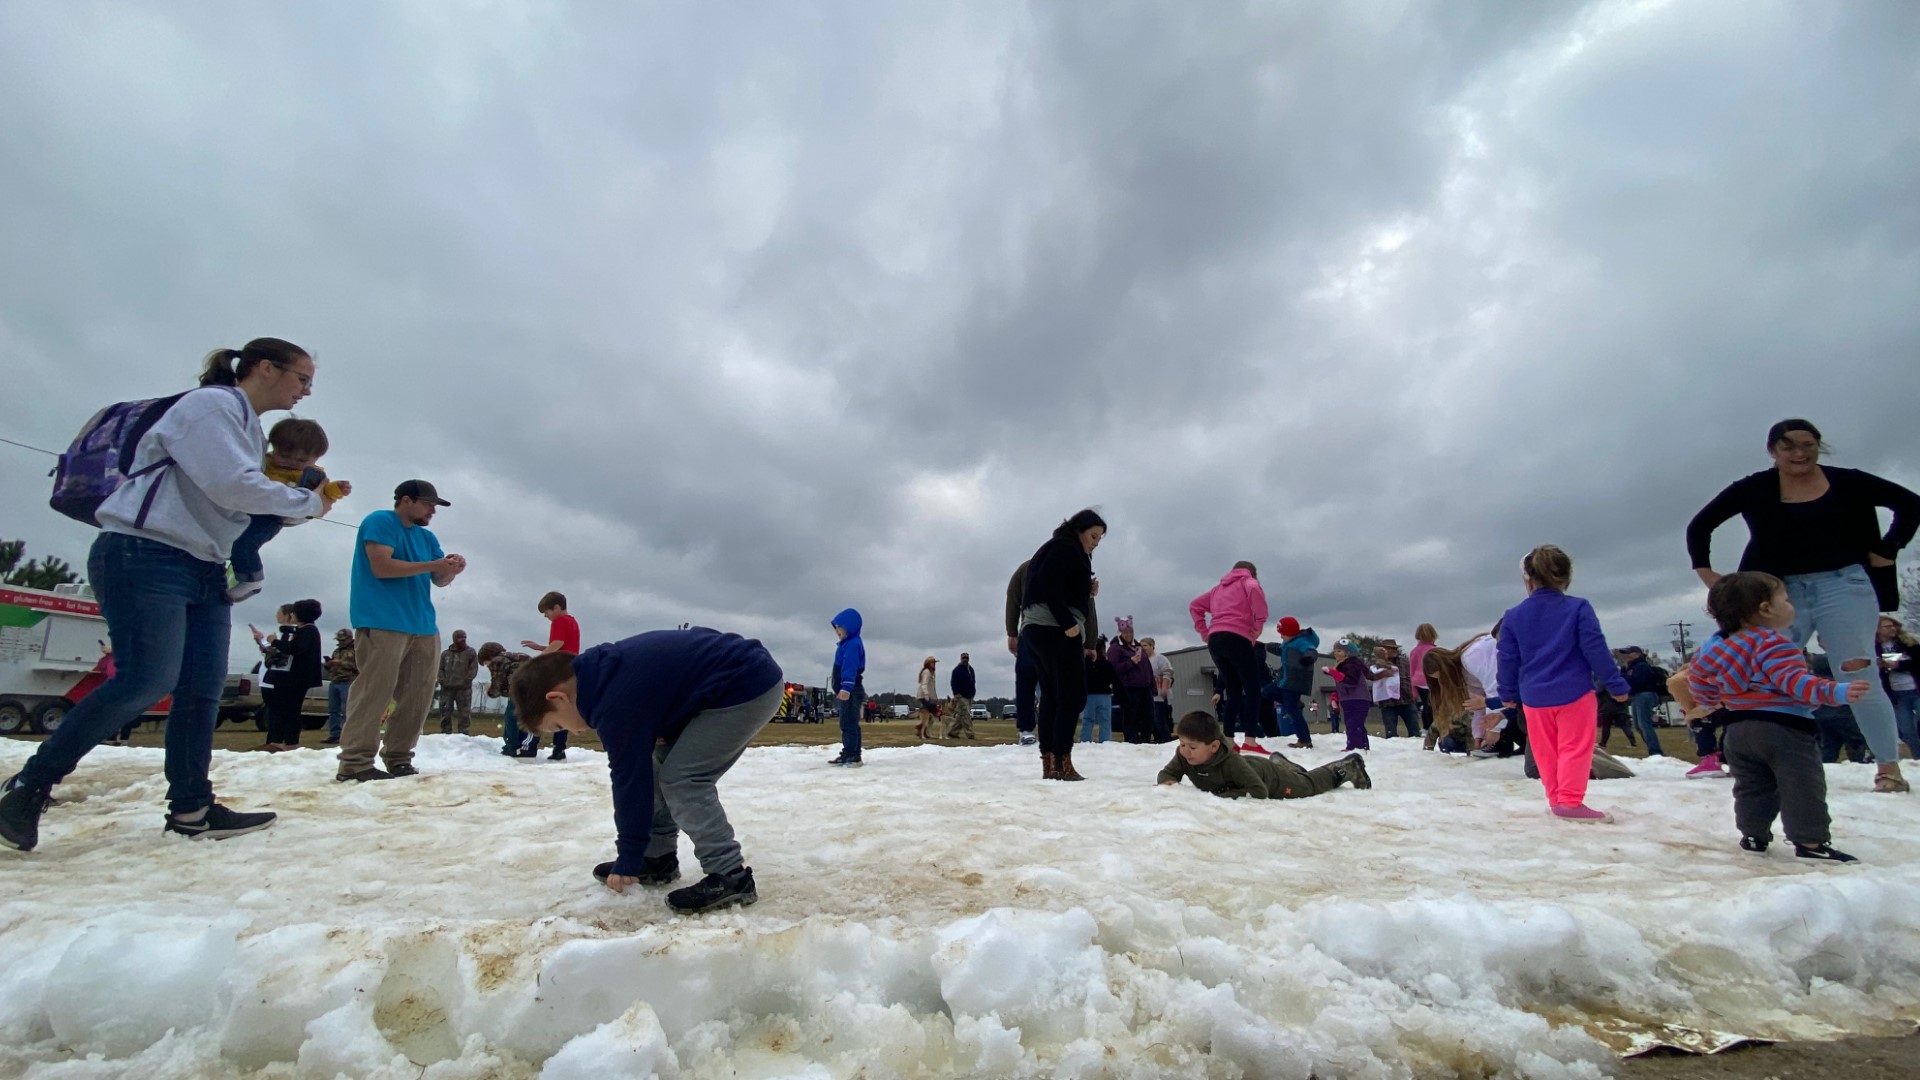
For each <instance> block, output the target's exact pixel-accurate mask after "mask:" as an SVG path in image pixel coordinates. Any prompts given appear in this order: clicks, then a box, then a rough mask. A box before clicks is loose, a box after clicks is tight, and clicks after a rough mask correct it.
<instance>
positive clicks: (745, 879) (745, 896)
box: [667, 866, 760, 915]
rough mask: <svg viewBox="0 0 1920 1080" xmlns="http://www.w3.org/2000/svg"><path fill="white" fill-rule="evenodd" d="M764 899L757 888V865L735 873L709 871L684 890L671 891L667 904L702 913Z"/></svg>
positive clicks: (694, 913)
mask: <svg viewBox="0 0 1920 1080" xmlns="http://www.w3.org/2000/svg"><path fill="white" fill-rule="evenodd" d="M759 899H760V894H759V893H756V892H754V890H753V867H751V866H743V867H741V868H740V869H738V870H735V871H734V872H733V873H731V874H708V875H707V876H706V877H703V878H701V879H700V880H699V881H697V882H695V883H694V884H692V885H689V886H687V887H686V888H684V889H675V890H673V891H672V892H670V893H668V894H667V906H668V907H670V908H672V909H673V910H675V911H677V912H679V913H680V914H682V915H702V914H705V913H706V912H709V911H717V910H719V909H720V908H725V907H733V906H735V905H736V904H737V905H739V906H741V907H745V906H747V905H748V904H751V903H753V902H754V901H756V900H759Z"/></svg>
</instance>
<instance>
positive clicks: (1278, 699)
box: [1275, 689, 1313, 745]
mask: <svg viewBox="0 0 1920 1080" xmlns="http://www.w3.org/2000/svg"><path fill="white" fill-rule="evenodd" d="M1275 704H1277V705H1279V706H1280V734H1282V735H1287V734H1291V735H1292V736H1293V737H1294V739H1295V741H1297V742H1303V743H1307V744H1308V745H1312V743H1313V730H1312V729H1311V728H1309V727H1308V726H1307V714H1306V713H1303V712H1301V711H1300V691H1298V690H1287V689H1282V690H1280V691H1279V692H1278V694H1276V695H1275Z"/></svg>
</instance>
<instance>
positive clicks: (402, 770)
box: [387, 762, 420, 776]
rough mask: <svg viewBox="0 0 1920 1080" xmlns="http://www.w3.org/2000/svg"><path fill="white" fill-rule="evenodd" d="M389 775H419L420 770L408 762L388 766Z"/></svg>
mask: <svg viewBox="0 0 1920 1080" xmlns="http://www.w3.org/2000/svg"><path fill="white" fill-rule="evenodd" d="M387 775H388V776H419V775H420V770H419V769H416V768H414V767H413V764H412V763H411V762H407V763H404V764H400V765H389V766H387Z"/></svg>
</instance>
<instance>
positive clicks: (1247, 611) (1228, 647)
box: [1187, 561, 1272, 745]
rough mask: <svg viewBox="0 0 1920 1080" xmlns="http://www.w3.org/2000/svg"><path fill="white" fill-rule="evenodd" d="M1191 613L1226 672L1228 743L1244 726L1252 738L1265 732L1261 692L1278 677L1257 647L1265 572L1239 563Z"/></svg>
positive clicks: (1223, 709) (1223, 717)
mask: <svg viewBox="0 0 1920 1080" xmlns="http://www.w3.org/2000/svg"><path fill="white" fill-rule="evenodd" d="M1187 613H1188V614H1189V615H1192V616H1193V630H1194V633H1196V634H1199V635H1200V638H1201V640H1203V641H1205V642H1206V643H1207V652H1208V653H1209V654H1211V655H1212V657H1213V666H1214V670H1216V671H1218V672H1219V673H1220V685H1221V700H1220V726H1221V727H1222V728H1224V729H1225V730H1226V733H1227V738H1228V739H1232V738H1233V733H1234V729H1235V728H1236V727H1238V728H1239V729H1240V730H1242V731H1244V732H1245V733H1246V736H1245V737H1246V738H1247V739H1248V740H1251V739H1252V738H1253V737H1254V735H1255V734H1256V733H1258V732H1259V730H1260V707H1261V698H1260V690H1261V688H1262V687H1264V686H1266V684H1267V683H1268V682H1269V681H1270V680H1271V679H1272V675H1271V673H1270V672H1269V671H1268V670H1267V660H1266V652H1265V651H1264V650H1262V649H1261V648H1260V647H1259V646H1258V645H1256V644H1254V643H1255V642H1257V641H1259V640H1260V630H1261V628H1262V627H1264V626H1265V625H1266V623H1267V594H1266V591H1265V590H1263V589H1262V588H1260V573H1259V571H1258V570H1256V569H1254V565H1253V564H1252V563H1250V562H1244V561H1243V562H1237V563H1234V564H1233V569H1232V570H1229V571H1228V572H1227V576H1226V577H1223V578H1221V579H1220V584H1218V585H1215V586H1214V587H1213V588H1211V589H1209V590H1207V591H1206V592H1205V593H1203V594H1202V595H1200V596H1198V597H1195V598H1194V601H1193V603H1191V604H1188V605H1187ZM1255 745H1258V744H1255Z"/></svg>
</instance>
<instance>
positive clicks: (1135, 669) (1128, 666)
mask: <svg viewBox="0 0 1920 1080" xmlns="http://www.w3.org/2000/svg"><path fill="white" fill-rule="evenodd" d="M1136 650H1138V652H1139V654H1140V659H1139V660H1138V661H1136V660H1134V658H1133V656H1134V652H1135V651H1136ZM1107 663H1109V664H1112V665H1113V681H1114V683H1115V684H1116V685H1118V686H1122V687H1125V688H1127V689H1129V690H1151V689H1153V659H1152V658H1151V657H1149V656H1148V655H1147V650H1146V648H1145V646H1143V645H1141V644H1140V642H1139V641H1137V640H1136V641H1135V642H1134V643H1133V644H1132V645H1128V644H1127V643H1126V642H1124V641H1122V640H1120V639H1119V638H1114V639H1113V640H1112V641H1109V642H1108V643H1107Z"/></svg>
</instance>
